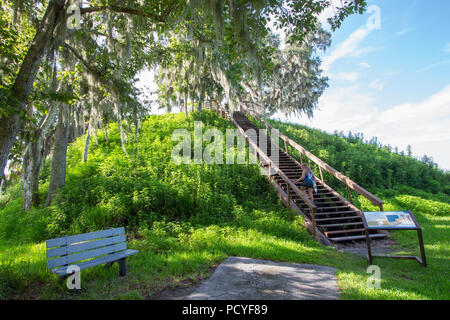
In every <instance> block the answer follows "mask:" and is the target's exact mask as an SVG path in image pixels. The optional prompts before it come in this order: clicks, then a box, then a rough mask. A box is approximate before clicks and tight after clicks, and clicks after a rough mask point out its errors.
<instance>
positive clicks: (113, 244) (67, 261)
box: [47, 227, 139, 276]
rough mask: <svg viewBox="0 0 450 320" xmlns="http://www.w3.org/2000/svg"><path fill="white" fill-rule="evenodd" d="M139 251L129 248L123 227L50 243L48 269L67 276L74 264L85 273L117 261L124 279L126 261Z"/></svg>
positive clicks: (48, 246)
mask: <svg viewBox="0 0 450 320" xmlns="http://www.w3.org/2000/svg"><path fill="white" fill-rule="evenodd" d="M138 252H139V251H138V250H132V249H128V248H127V243H126V234H125V228H124V227H121V228H114V229H108V230H103V231H96V232H90V233H84V234H78V235H73V236H67V237H60V238H55V239H50V240H47V268H48V269H49V270H50V271H51V272H52V273H56V274H58V275H60V276H66V275H68V274H69V272H68V271H67V270H68V267H69V266H71V265H76V266H78V267H79V268H80V270H83V269H87V268H90V267H94V266H98V265H101V264H107V265H111V264H113V263H114V262H118V263H119V273H120V275H121V276H124V275H126V265H125V260H126V258H127V257H129V256H131V255H133V254H136V253H138Z"/></svg>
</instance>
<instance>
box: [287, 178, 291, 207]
mask: <svg viewBox="0 0 450 320" xmlns="http://www.w3.org/2000/svg"><path fill="white" fill-rule="evenodd" d="M287 196H288V208H289V209H290V208H291V187H290V186H289V183H288V184H287Z"/></svg>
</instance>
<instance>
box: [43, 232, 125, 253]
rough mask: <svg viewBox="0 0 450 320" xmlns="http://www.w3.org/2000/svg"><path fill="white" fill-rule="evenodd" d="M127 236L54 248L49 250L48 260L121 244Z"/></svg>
mask: <svg viewBox="0 0 450 320" xmlns="http://www.w3.org/2000/svg"><path fill="white" fill-rule="evenodd" d="M126 240H127V239H126V236H125V234H122V235H120V236H115V237H109V238H104V239H99V240H93V241H87V242H82V243H76V244H72V245H68V246H63V247H59V248H53V249H48V250H47V258H54V257H58V256H62V255H67V254H72V253H75V252H80V251H85V250H90V249H96V248H100V247H105V246H109V245H113V244H117V243H121V242H125V241H126Z"/></svg>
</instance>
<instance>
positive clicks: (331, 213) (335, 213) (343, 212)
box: [316, 211, 357, 216]
mask: <svg viewBox="0 0 450 320" xmlns="http://www.w3.org/2000/svg"><path fill="white" fill-rule="evenodd" d="M350 213H357V212H356V211H341V212H316V216H325V215H337V214H350Z"/></svg>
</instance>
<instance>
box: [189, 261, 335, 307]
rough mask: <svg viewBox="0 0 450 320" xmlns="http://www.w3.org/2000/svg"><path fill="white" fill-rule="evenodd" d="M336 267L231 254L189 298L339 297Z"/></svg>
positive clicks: (274, 298) (296, 298) (286, 298)
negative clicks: (233, 255)
mask: <svg viewBox="0 0 450 320" xmlns="http://www.w3.org/2000/svg"><path fill="white" fill-rule="evenodd" d="M335 271H336V269H334V268H330V267H325V266H318V265H310V264H294V263H284V262H273V261H268V260H258V259H250V258H244V257H229V258H227V259H226V260H225V261H224V262H223V263H222V264H220V265H219V266H218V267H217V269H216V270H215V272H214V273H213V275H212V276H211V277H209V278H208V279H206V280H205V281H203V282H202V283H201V284H200V285H199V286H197V287H196V288H195V289H193V291H192V293H190V294H188V295H187V296H186V297H185V299H192V300H218V299H220V300H221V299H227V300H228V299H230V300H303V299H327V300H329V299H338V287H337V280H336V277H335Z"/></svg>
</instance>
